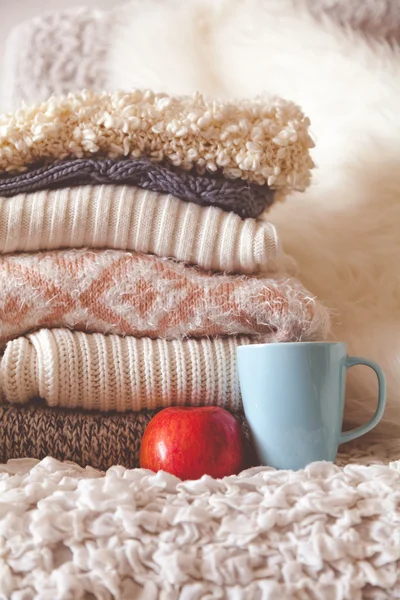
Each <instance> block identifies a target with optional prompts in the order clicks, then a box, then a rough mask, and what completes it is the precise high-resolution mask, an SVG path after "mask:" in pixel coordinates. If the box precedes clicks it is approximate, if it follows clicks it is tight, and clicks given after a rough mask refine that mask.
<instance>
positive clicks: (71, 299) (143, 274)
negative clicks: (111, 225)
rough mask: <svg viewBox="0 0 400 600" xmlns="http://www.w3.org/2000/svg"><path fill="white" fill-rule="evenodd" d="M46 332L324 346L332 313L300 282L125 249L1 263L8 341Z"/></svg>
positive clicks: (0, 340)
mask: <svg viewBox="0 0 400 600" xmlns="http://www.w3.org/2000/svg"><path fill="white" fill-rule="evenodd" d="M39 327H52V328H55V327H69V328H71V329H79V330H82V331H92V332H95V333H114V334H121V335H136V336H139V337H142V336H148V337H152V338H166V339H178V338H185V337H188V336H191V337H199V336H216V335H240V334H249V335H253V336H256V338H257V336H261V337H262V340H263V341H271V342H273V341H275V342H278V341H280V342H284V341H301V340H303V341H306V340H320V339H324V337H325V336H326V334H327V332H328V327H329V317H328V313H327V310H326V309H325V308H324V307H323V306H322V305H320V304H319V303H318V302H317V301H316V299H315V298H314V297H312V296H311V295H310V294H309V293H308V292H307V291H306V290H305V289H304V288H303V287H302V285H301V284H300V283H299V282H298V281H297V280H296V279H294V278H288V277H285V276H284V275H280V276H279V278H276V279H273V278H267V277H255V276H254V277H248V276H245V275H241V276H239V275H236V276H235V275H227V274H212V273H209V272H206V271H202V270H200V269H198V268H195V267H189V266H185V265H184V264H183V263H179V262H176V261H173V260H171V259H161V258H158V257H156V256H150V255H146V254H139V253H131V252H122V251H118V250H102V251H89V250H69V251H56V252H47V253H35V254H22V255H6V256H1V257H0V344H4V343H5V342H7V341H8V340H10V339H12V338H15V337H18V336H19V335H24V334H25V333H27V332H29V331H31V330H33V329H37V328H39Z"/></svg>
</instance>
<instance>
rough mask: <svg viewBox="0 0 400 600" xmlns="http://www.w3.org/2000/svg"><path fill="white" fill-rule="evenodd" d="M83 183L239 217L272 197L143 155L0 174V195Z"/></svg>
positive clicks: (245, 185)
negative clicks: (125, 188)
mask: <svg viewBox="0 0 400 600" xmlns="http://www.w3.org/2000/svg"><path fill="white" fill-rule="evenodd" d="M85 183H91V184H96V183H127V184H128V183H129V184H130V185H137V186H138V187H140V188H143V189H145V190H151V191H153V192H162V193H166V194H172V195H173V196H176V197H177V198H180V199H181V200H186V201H187V202H194V203H195V204H201V205H204V206H212V205H213V206H217V207H219V208H222V209H223V210H227V211H233V212H235V213H237V214H238V215H240V216H241V217H242V218H243V219H244V218H248V217H258V216H259V215H260V214H261V213H262V212H263V211H264V210H265V209H266V208H267V207H269V206H271V204H272V203H273V201H274V191H273V190H270V189H269V187H268V185H263V186H260V185H256V184H251V183H248V182H245V181H242V180H241V179H236V180H230V179H225V178H224V177H221V176H213V175H211V174H210V173H207V172H206V173H204V174H203V175H197V174H196V173H187V172H185V171H182V170H181V169H176V170H173V169H171V168H168V167H167V166H165V165H162V164H157V163H154V162H153V161H151V160H150V159H149V158H147V157H146V156H142V157H141V158H134V159H125V160H112V159H111V158H108V159H105V160H96V159H92V158H77V159H75V160H72V159H71V160H61V161H56V162H54V163H51V164H50V165H46V166H44V167H41V168H38V169H33V170H31V171H27V172H26V173H21V174H18V175H11V176H10V177H4V176H3V177H0V196H4V197H8V196H15V195H16V194H20V193H24V192H25V193H26V192H33V191H36V190H44V189H48V188H49V187H61V186H63V185H64V186H66V185H77V184H80V185H83V184H85Z"/></svg>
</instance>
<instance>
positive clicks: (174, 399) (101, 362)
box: [0, 329, 249, 412]
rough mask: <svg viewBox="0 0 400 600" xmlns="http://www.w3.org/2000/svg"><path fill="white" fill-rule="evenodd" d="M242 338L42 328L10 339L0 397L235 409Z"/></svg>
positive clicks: (74, 404)
mask: <svg viewBox="0 0 400 600" xmlns="http://www.w3.org/2000/svg"><path fill="white" fill-rule="evenodd" d="M247 343H249V339H248V338H246V337H240V338H235V337H229V338H226V339H221V338H214V339H201V340H185V341H180V340H173V341H166V340H162V339H158V340H151V339H149V338H141V339H136V338H134V337H126V338H121V337H118V336H114V335H110V336H104V335H101V334H85V333H81V332H72V331H69V330H68V329H53V330H48V329H42V330H40V331H38V332H36V333H33V334H31V335H29V336H27V337H21V338H17V339H15V340H13V341H11V342H9V343H8V344H7V346H6V350H5V353H4V356H3V358H2V359H1V363H0V391H1V392H2V396H3V401H4V400H5V401H8V402H11V403H25V402H28V400H29V399H31V398H33V397H37V396H40V397H41V398H43V399H44V400H46V402H47V403H48V404H49V405H50V406H64V407H68V408H85V409H96V410H101V411H110V410H117V411H121V412H123V411H127V410H135V411H137V410H141V409H144V408H146V409H152V408H157V407H165V406H171V405H183V404H186V405H200V404H201V405H211V404H215V405H218V406H224V407H225V408H229V409H231V410H238V409H240V408H241V400H240V392H239V383H238V378H237V372H236V348H237V346H238V345H240V344H247Z"/></svg>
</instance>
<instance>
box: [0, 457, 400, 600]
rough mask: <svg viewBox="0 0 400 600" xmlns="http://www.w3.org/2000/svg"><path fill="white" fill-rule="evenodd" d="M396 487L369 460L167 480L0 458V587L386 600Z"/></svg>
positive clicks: (78, 594) (397, 516) (394, 479)
mask: <svg viewBox="0 0 400 600" xmlns="http://www.w3.org/2000/svg"><path fill="white" fill-rule="evenodd" d="M347 460H349V457H347ZM354 460H356V461H358V462H360V460H361V458H360V455H359V454H357V453H355V455H354V458H353V461H354ZM350 462H352V461H351V459H350ZM394 466H395V465H394ZM399 489H400V473H399V472H396V470H394V469H390V468H388V467H387V466H384V465H382V464H376V465H375V466H369V467H367V466H363V465H361V464H357V465H356V464H349V465H348V466H346V467H345V468H344V469H342V468H339V467H337V466H334V465H332V464H329V463H314V464H313V465H310V466H309V467H307V469H305V470H303V471H298V472H291V473H288V472H285V471H274V470H273V469H268V468H255V469H250V470H248V471H244V472H243V473H241V474H240V475H239V476H232V477H227V478H225V479H223V480H213V479H211V478H210V477H204V478H202V479H201V480H198V481H186V482H180V481H179V480H178V479H176V478H175V477H173V476H172V475H168V474H166V473H163V472H159V473H157V474H154V473H151V472H149V471H144V470H140V469H136V470H126V469H124V468H123V467H113V468H111V469H110V470H108V471H107V473H105V474H103V473H101V472H98V471H95V470H93V469H82V468H80V467H78V466H75V465H72V464H67V463H64V464H62V463H60V462H57V461H56V460H54V459H51V458H46V459H45V460H43V461H42V462H38V461H36V460H18V461H11V462H10V463H8V465H4V466H0V497H1V507H2V511H1V515H0V525H1V539H2V545H3V548H4V550H5V551H4V552H3V553H2V555H1V557H0V575H1V576H0V595H1V596H2V597H4V598H12V597H24V598H35V597H43V596H44V595H46V597H49V598H57V599H60V600H63V599H65V600H66V599H67V598H74V599H76V600H83V599H86V598H89V597H90V598H96V599H98V600H100V599H102V600H104V599H109V600H111V598H116V599H119V600H123V599H125V598H143V599H146V600H158V599H159V598H170V599H171V600H178V598H188V599H189V598H190V599H200V598H205V597H210V598H220V599H229V600H234V599H237V598H240V600H254V599H256V598H263V599H265V600H276V599H278V598H279V600H281V599H282V600H283V599H285V600H286V599H287V600H289V599H290V600H303V599H305V598H312V597H313V598H321V599H324V600H325V599H326V600H328V599H349V600H350V599H351V600H366V599H374V600H377V599H387V600H389V599H393V598H397V597H399V595H400V568H399V566H400V550H399V543H398V531H399V528H400V513H399V511H398V510H397V504H398V502H399Z"/></svg>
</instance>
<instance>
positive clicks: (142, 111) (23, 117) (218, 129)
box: [0, 90, 314, 190]
mask: <svg viewBox="0 0 400 600" xmlns="http://www.w3.org/2000/svg"><path fill="white" fill-rule="evenodd" d="M309 125H310V122H309V120H308V119H307V118H306V117H305V116H304V115H303V113H302V112H301V110H300V109H299V108H298V107H297V106H296V105H295V104H293V103H292V102H286V101H284V100H282V99H279V98H278V99H272V100H266V101H262V100H254V101H249V100H242V101H241V102H238V103H232V102H220V101H216V100H205V99H204V98H203V97H202V96H201V95H200V94H194V95H193V96H181V97H170V96H168V95H166V94H154V93H153V92H151V91H150V90H146V91H141V90H132V91H131V92H122V91H118V92H114V93H107V92H102V93H97V92H94V91H86V90H84V91H82V92H79V93H71V94H68V95H67V96H61V97H52V98H50V99H49V100H48V101H47V102H42V103H39V104H36V105H34V106H30V107H23V108H20V109H19V110H18V111H16V112H15V113H12V114H11V113H10V114H6V115H3V116H0V171H15V170H21V169H25V168H26V167H27V166H28V165H33V164H35V163H37V162H38V161H40V160H41V159H53V160H56V159H62V158H73V157H75V158H82V157H85V156H86V157H91V156H103V157H104V156H108V157H110V158H118V157H139V156H149V157H150V158H151V159H152V160H155V161H158V162H161V161H163V160H165V159H167V160H168V161H169V162H170V163H171V164H172V165H174V166H176V167H181V168H183V169H187V170H190V169H191V168H193V167H196V168H197V170H198V171H199V172H200V173H204V171H206V170H208V171H211V172H216V171H218V170H221V171H222V172H223V173H224V175H225V176H226V177H228V178H231V179H238V178H240V179H246V180H249V181H254V182H256V183H258V184H260V185H263V184H265V183H268V185H269V186H270V187H276V188H283V189H299V190H304V189H305V188H306V187H307V186H308V184H309V182H310V169H311V168H312V167H313V166H314V165H313V162H312V159H311V157H310V153H309V150H310V148H312V147H313V142H312V139H311V137H310V135H309V133H308V128H309Z"/></svg>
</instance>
